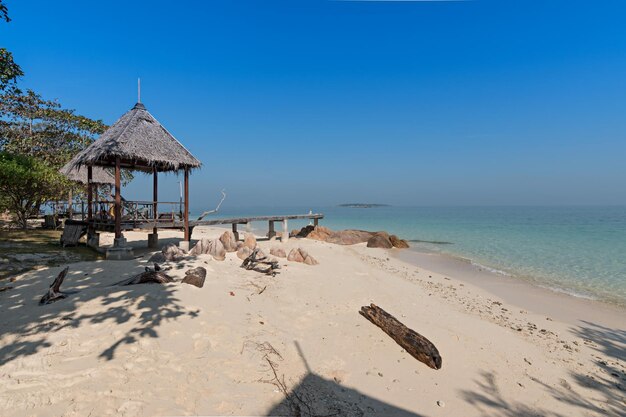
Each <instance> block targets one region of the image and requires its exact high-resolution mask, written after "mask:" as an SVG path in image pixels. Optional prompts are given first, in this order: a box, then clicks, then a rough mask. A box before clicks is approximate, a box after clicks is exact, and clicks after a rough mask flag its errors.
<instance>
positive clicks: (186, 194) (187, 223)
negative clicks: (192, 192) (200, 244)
mask: <svg viewBox="0 0 626 417" xmlns="http://www.w3.org/2000/svg"><path fill="white" fill-rule="evenodd" d="M183 218H184V219H185V239H184V240H185V241H186V242H189V240H190V239H191V236H189V168H185V213H184V214H183Z"/></svg>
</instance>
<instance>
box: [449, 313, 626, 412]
mask: <svg viewBox="0 0 626 417" xmlns="http://www.w3.org/2000/svg"><path fill="white" fill-rule="evenodd" d="M570 332H571V334H572V335H573V336H575V337H577V338H579V339H582V341H583V343H584V344H585V345H586V346H588V347H589V348H591V349H592V350H593V351H595V352H596V353H597V354H594V355H593V356H592V357H593V362H594V363H595V364H596V365H597V368H596V369H595V370H594V371H593V372H590V373H580V372H570V380H569V381H566V380H565V379H561V380H560V381H559V383H558V384H547V383H545V382H543V381H540V380H538V379H536V378H533V377H532V376H530V375H529V378H530V380H531V381H532V382H533V383H535V384H537V385H538V386H539V387H540V388H541V390H542V391H543V392H545V393H546V394H547V395H549V396H551V397H552V398H554V399H555V400H557V401H558V402H561V403H563V404H564V405H567V406H569V408H570V409H575V410H578V413H577V414H580V415H585V416H586V415H598V416H610V417H619V416H624V415H626V412H625V410H626V366H625V364H624V359H625V358H626V331H624V330H622V329H611V328H607V327H603V326H600V325H597V324H594V323H589V322H583V325H582V326H578V327H574V328H571V329H570ZM476 384H477V385H478V390H477V391H464V392H462V394H461V395H462V397H463V398H464V399H465V400H466V401H467V402H468V403H470V404H472V405H474V406H475V407H476V408H477V409H479V410H481V412H482V413H483V415H485V416H501V417H517V416H551V417H569V415H570V414H567V415H564V414H561V413H558V412H555V411H553V410H550V409H546V408H541V407H533V406H529V405H528V404H525V403H522V402H519V401H515V400H513V401H511V400H506V399H505V398H504V397H503V395H502V394H501V393H500V392H499V390H498V385H497V381H496V375H495V374H494V373H491V372H485V373H483V374H482V375H481V378H480V380H478V381H477V382H476ZM583 389H584V390H586V393H584V394H583V393H582V390H583ZM588 390H591V391H592V393H593V394H592V395H589V391H588Z"/></svg>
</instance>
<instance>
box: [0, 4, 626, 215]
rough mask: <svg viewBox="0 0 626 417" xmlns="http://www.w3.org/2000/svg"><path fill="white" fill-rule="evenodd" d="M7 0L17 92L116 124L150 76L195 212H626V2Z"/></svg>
mask: <svg viewBox="0 0 626 417" xmlns="http://www.w3.org/2000/svg"><path fill="white" fill-rule="evenodd" d="M6 3H7V5H8V7H9V12H10V15H11V17H12V18H13V22H11V23H10V24H8V25H7V24H3V25H0V42H1V44H2V46H5V47H7V48H8V49H9V50H11V51H13V53H14V55H15V59H16V61H17V62H18V63H19V64H21V66H22V67H23V69H24V71H25V72H26V77H24V79H23V80H22V82H21V85H22V87H30V88H33V89H34V90H36V91H38V92H41V93H42V94H43V95H44V96H46V97H48V98H58V99H59V101H60V102H61V103H62V104H63V105H64V106H67V107H70V108H75V109H76V110H77V111H78V112H80V113H82V114H85V115H87V116H90V117H94V118H102V119H103V120H104V121H105V122H107V123H113V122H114V121H115V120H117V118H118V117H119V116H121V115H122V114H123V113H124V112H125V111H127V110H128V109H130V108H131V107H132V106H133V104H134V103H135V101H136V83H137V77H141V79H142V101H143V102H144V103H145V104H146V106H147V107H148V109H149V110H150V111H151V113H152V114H153V115H154V116H155V117H156V118H157V119H159V120H160V121H161V122H162V123H163V124H164V125H165V126H166V127H167V128H168V130H170V131H171V132H172V133H173V134H174V135H175V136H176V137H177V138H178V139H179V140H180V141H181V142H183V143H184V144H185V145H186V146H187V147H188V149H190V150H191V152H192V153H193V154H195V155H196V156H197V157H198V158H199V159H200V160H201V161H202V162H203V163H204V167H203V168H202V170H201V171H199V172H195V173H194V174H193V175H192V183H191V184H192V194H193V200H192V208H193V209H198V208H201V207H206V206H210V205H212V204H214V201H215V200H216V199H217V197H218V194H219V190H220V189H221V188H226V189H227V191H228V194H229V197H228V204H229V205H238V206H245V205H266V206H271V205H303V206H308V205H314V206H319V205H326V204H336V203H342V202H354V201H363V202H381V203H390V204H398V205H440V204H442V205H473V204H485V205H490V204H626V23H625V22H626V2H624V1H604V0H603V1H598V2H594V1H588V0H587V1H573V0H564V1H530V0H529V1H502V0H499V1H481V0H477V1H466V2H349V1H323V0H310V1H309V0H290V1H271V0H263V1H261V0H257V1H243V0H241V1H240V0H228V1H194V2H192V1H177V2H172V1H167V2H166V1H154V0H153V1H143V2H142V1H98V2H95V1H80V2H79V1H49V0H46V1H27V0H19V1H18V0H7V1H6ZM176 181H177V179H176V178H175V177H170V178H169V179H168V180H167V181H163V182H162V187H161V195H162V196H163V198H176V197H177V195H178V191H177V185H176ZM148 184H149V178H145V177H142V178H139V179H138V180H137V181H136V182H135V183H134V184H133V185H131V186H130V187H129V188H128V189H127V190H125V192H124V193H125V196H126V198H129V199H130V198H135V197H136V196H139V197H144V198H149V197H150V193H149V192H148V191H149V190H150V187H149V186H148Z"/></svg>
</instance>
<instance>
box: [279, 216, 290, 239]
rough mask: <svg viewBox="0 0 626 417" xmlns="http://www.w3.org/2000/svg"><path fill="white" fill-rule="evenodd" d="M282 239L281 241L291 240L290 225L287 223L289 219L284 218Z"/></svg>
mask: <svg viewBox="0 0 626 417" xmlns="http://www.w3.org/2000/svg"><path fill="white" fill-rule="evenodd" d="M280 240H281V242H288V241H289V225H288V224H287V219H283V237H282V238H281V239H280Z"/></svg>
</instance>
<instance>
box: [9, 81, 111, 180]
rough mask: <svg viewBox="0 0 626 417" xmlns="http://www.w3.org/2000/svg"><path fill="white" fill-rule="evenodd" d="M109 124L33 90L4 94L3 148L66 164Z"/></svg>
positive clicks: (58, 164)
mask: <svg viewBox="0 0 626 417" xmlns="http://www.w3.org/2000/svg"><path fill="white" fill-rule="evenodd" d="M105 129H106V125H105V124H104V123H103V122H102V121H101V120H92V119H90V118H88V117H85V116H81V115H78V114H76V113H75V112H74V111H73V110H67V109H63V108H61V106H60V104H59V103H58V102H57V101H53V100H45V99H43V98H42V97H41V96H40V95H39V94H37V93H35V92H34V91H32V90H27V91H26V93H22V92H21V91H20V90H17V89H15V90H11V91H5V92H4V93H3V94H0V150H2V151H6V152H9V153H12V154H20V155H28V156H32V157H35V158H37V159H39V160H41V161H44V162H46V163H47V164H49V165H50V166H51V167H53V168H57V169H58V168H60V167H62V166H63V165H64V164H65V163H66V162H67V161H69V160H70V159H71V158H72V157H73V156H74V155H76V153H78V152H79V151H81V150H82V149H84V148H85V147H86V146H88V145H89V144H90V143H91V142H93V140H94V138H95V135H98V134H101V133H102V132H104V130H105Z"/></svg>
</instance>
